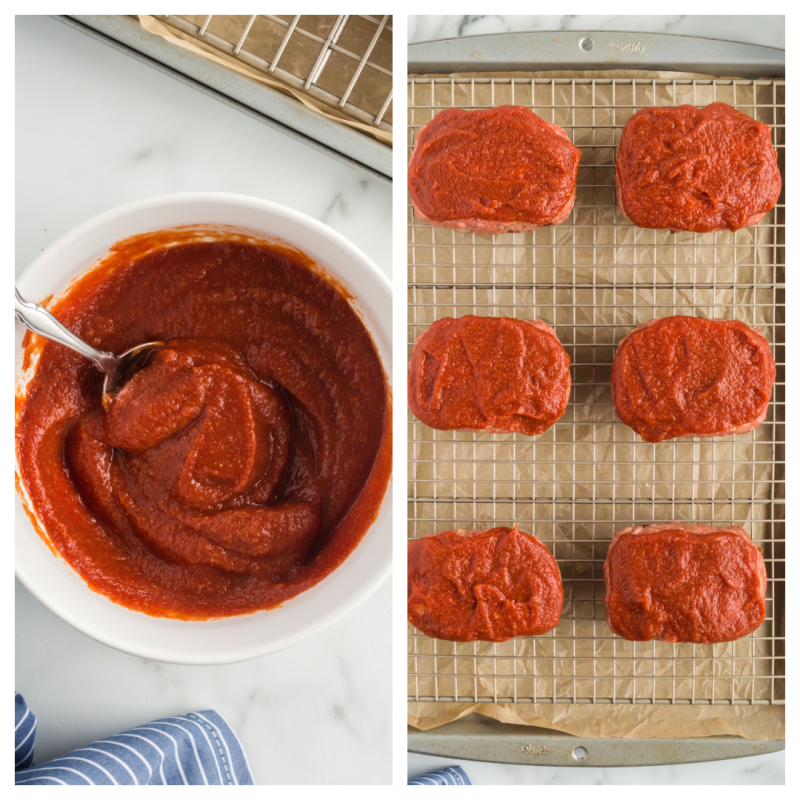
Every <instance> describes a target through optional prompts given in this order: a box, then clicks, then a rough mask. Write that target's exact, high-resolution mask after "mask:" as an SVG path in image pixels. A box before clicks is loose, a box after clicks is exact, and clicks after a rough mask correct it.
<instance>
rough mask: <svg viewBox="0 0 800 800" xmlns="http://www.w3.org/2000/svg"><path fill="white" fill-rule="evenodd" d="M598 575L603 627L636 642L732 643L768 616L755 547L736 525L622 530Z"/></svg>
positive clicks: (677, 524)
mask: <svg viewBox="0 0 800 800" xmlns="http://www.w3.org/2000/svg"><path fill="white" fill-rule="evenodd" d="M603 573H604V577H605V595H604V598H603V601H604V603H605V606H606V620H607V622H608V627H609V628H611V631H612V632H613V633H616V634H618V635H619V636H622V637H623V638H624V639H629V640H631V641H634V642H648V641H650V640H651V639H661V640H663V641H667V642H694V643H695V644H714V643H715V642H732V641H733V640H734V639H740V638H741V637H742V636H747V635H748V634H750V633H752V632H753V631H754V630H756V628H758V626H759V625H761V623H762V622H763V621H764V617H765V615H766V600H765V598H766V591H767V572H766V569H765V567H764V558H763V557H762V555H761V548H760V547H756V545H755V544H753V542H752V541H751V540H750V537H749V536H748V535H747V534H746V533H745V532H744V531H743V530H742V529H741V528H740V527H739V526H738V525H732V526H731V527H730V528H713V527H711V526H710V525H694V524H689V523H685V522H669V523H664V524H659V525H650V526H648V527H647V528H643V527H641V526H638V527H636V528H626V529H625V530H624V531H620V532H619V533H618V534H617V535H616V536H614V539H613V541H612V542H611V546H610V547H609V549H608V556H607V557H606V561H605V564H604V566H603Z"/></svg>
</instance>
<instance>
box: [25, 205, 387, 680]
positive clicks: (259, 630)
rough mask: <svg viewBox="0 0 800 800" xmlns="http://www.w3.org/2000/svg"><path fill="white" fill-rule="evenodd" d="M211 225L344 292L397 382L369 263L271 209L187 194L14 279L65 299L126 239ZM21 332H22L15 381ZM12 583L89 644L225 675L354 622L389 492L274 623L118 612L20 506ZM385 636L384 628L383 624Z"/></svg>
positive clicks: (109, 216) (73, 238) (383, 298)
mask: <svg viewBox="0 0 800 800" xmlns="http://www.w3.org/2000/svg"><path fill="white" fill-rule="evenodd" d="M197 223H208V224H216V225H234V226H237V227H244V228H248V229H249V230H250V231H252V232H253V233H264V234H268V235H269V236H273V237H278V238H280V239H283V240H284V241H286V242H288V243H290V244H293V245H294V246H296V247H297V248H299V249H300V250H302V251H303V252H305V253H307V254H308V255H309V256H311V257H312V258H313V259H314V260H315V261H317V262H318V263H319V264H321V265H322V266H323V267H325V268H326V269H327V270H328V271H329V272H331V273H332V274H333V275H335V276H336V277H337V278H338V279H339V280H341V281H342V282H343V283H344V284H345V285H346V286H347V287H348V288H349V290H350V292H351V293H352V294H353V295H354V296H355V297H356V298H357V300H356V303H355V305H357V306H358V308H359V309H360V311H361V312H362V317H363V318H365V321H366V324H367V327H368V328H369V331H370V333H371V334H372V337H373V340H374V341H375V344H376V346H377V348H378V352H379V354H380V357H381V360H382V362H383V366H384V370H385V371H386V375H387V376H391V374H392V369H391V308H392V299H391V285H390V283H389V281H388V280H387V279H386V277H385V276H384V275H383V274H382V273H381V272H380V271H379V270H378V268H377V267H376V266H375V264H373V262H372V261H370V259H368V258H367V257H366V256H365V255H364V254H363V253H362V252H361V251H360V250H358V249H357V248H356V247H354V246H353V245H352V244H351V243H350V242H348V241H347V240H346V239H345V238H344V237H342V236H341V235H340V234H338V233H336V231H334V230H331V229H330V228H328V227H327V226H326V225H323V224H322V223H320V222H317V221H316V220H314V219H311V218H310V217H307V216H305V215H304V214H300V213H298V212H297V211H293V210H291V209H289V208H284V207H283V206H280V205H277V204H275V203H270V202H267V201H266V200H260V199H257V198H255V197H245V196H243V195H235V194H224V193H217V192H191V193H186V194H172V195H163V196H161V197H153V198H150V199H147V200H140V201H138V202H135V203H130V204H128V205H124V206H120V207H119V208H115V209H113V210H111V211H107V212H106V213H104V214H100V215H99V216H97V217H94V219H91V220H89V221H88V222H85V223H84V224H83V225H80V226H78V227H77V228H75V229H74V230H72V231H71V232H70V233H68V234H66V235H65V236H62V237H61V238H60V239H59V240H58V241H56V242H54V243H53V244H52V245H50V247H48V248H47V249H46V250H45V251H44V252H43V253H42V254H41V255H40V256H39V257H38V258H37V259H36V260H35V261H34V262H33V263H32V264H31V265H30V266H29V267H28V268H27V269H26V270H25V271H24V272H23V273H22V275H21V276H20V277H19V278H18V279H17V287H18V288H19V290H20V292H21V293H22V295H23V297H27V298H29V299H32V300H39V299H41V298H43V297H45V296H47V295H48V294H51V293H52V294H58V293H60V292H61V291H62V290H63V289H65V288H66V286H67V284H68V283H69V282H70V281H71V280H72V279H73V278H74V277H76V276H77V275H79V274H80V273H81V272H83V270H84V269H86V268H87V267H88V266H90V265H91V264H93V263H94V262H95V261H96V260H97V259H98V258H100V257H101V256H104V255H105V254H106V253H107V252H108V249H109V247H110V246H111V245H112V244H114V243H115V242H117V241H119V240H120V239H124V238H125V237H127V236H132V235H134V234H137V233H144V232H146V231H153V230H160V229H163V228H171V227H174V226H176V225H186V224H197ZM23 333H24V329H23V327H22V325H20V324H17V330H16V337H17V338H16V354H17V374H18V376H19V375H20V369H21V340H22V335H23ZM15 513H16V519H15V523H16V572H17V577H18V578H19V580H20V581H22V583H23V584H24V585H25V587H26V588H27V589H28V590H29V591H30V592H31V593H32V594H34V595H35V596H36V597H37V598H38V599H39V600H41V602H42V603H44V604H45V605H46V606H47V607H48V608H49V609H50V610H51V611H53V612H54V613H55V614H58V616H60V617H61V618H62V619H63V620H65V621H66V622H68V623H69V624H70V625H72V626H73V627H75V628H77V629H78V630H80V631H82V632H83V633H85V634H87V635H88V636H91V637H92V638H94V639H97V640H98V641H100V642H103V643H104V644H107V645H110V646H111V647H115V648H117V649H118V650H123V651H125V652H127V653H132V654H134V655H138V656H142V657H144V658H151V659H155V660H158V661H169V662H173V663H178V664H224V663H230V662H234V661H243V660H245V659H248V658H255V657H256V656H263V655H266V654H268V653H272V652H275V651H277V650H281V649H283V648H286V647H290V646H291V645H293V644H296V643H298V642H300V641H302V640H304V639H307V638H308V637H310V636H313V635H314V634H315V633H317V632H318V631H321V630H322V629H323V628H326V627H328V626H329V625H331V624H333V623H334V622H336V621H337V620H339V619H341V618H342V617H343V616H345V615H346V614H348V613H349V612H350V611H352V610H353V609H354V608H355V607H356V606H357V605H358V604H359V603H361V602H363V601H364V600H366V598H367V597H369V595H370V594H371V593H372V592H373V591H374V590H375V589H376V588H377V587H378V586H379V585H380V584H381V583H382V582H383V581H384V580H385V579H386V577H387V575H388V574H389V571H390V569H391V556H392V541H391V540H392V537H391V525H392V514H391V490H389V491H387V495H386V497H385V498H384V503H383V506H382V507H381V510H380V513H379V515H378V518H377V519H376V521H375V523H374V524H373V525H372V527H371V528H370V529H369V530H368V531H367V533H366V534H365V535H364V538H363V539H362V541H361V542H360V543H359V545H358V547H356V549H355V550H354V551H353V552H352V553H351V554H350V556H349V558H348V559H347V560H346V561H345V562H344V563H343V564H342V565H341V566H340V567H339V568H338V569H336V570H334V572H333V573H331V574H330V575H328V576H327V577H326V578H325V579H323V580H322V581H321V582H320V583H318V584H317V585H316V586H314V587H313V588H311V589H309V590H308V591H306V592H304V593H303V594H301V595H299V596H297V597H295V598H293V599H292V600H290V601H289V602H287V603H285V604H284V605H283V606H281V607H279V608H276V609H273V610H271V611H260V612H256V613H254V614H247V615H244V616H239V617H231V618H228V619H220V620H210V621H205V622H188V621H179V620H169V619H159V618H156V617H150V616H147V615H146V614H142V613H138V612H135V611H130V610H128V609H127V608H123V607H122V606H119V605H117V604H115V603H113V602H111V601H110V600H109V599H108V598H106V597H104V596H103V595H100V594H97V593H95V592H93V591H92V590H91V589H89V588H88V586H87V585H86V584H85V583H84V582H83V580H82V579H81V578H80V577H79V576H78V575H77V574H76V573H75V572H74V571H73V570H72V569H71V568H70V567H69V566H68V565H67V564H66V562H64V561H63V560H62V559H61V558H59V557H54V555H53V554H52V552H51V551H50V549H49V548H48V547H47V545H46V544H45V543H44V542H43V541H42V540H41V538H40V537H39V535H38V534H37V533H36V531H35V530H34V528H33V525H32V524H31V522H30V520H29V519H28V517H27V515H26V514H25V511H24V510H23V507H22V502H21V501H20V499H19V497H17V499H16V509H15ZM387 624H388V622H387Z"/></svg>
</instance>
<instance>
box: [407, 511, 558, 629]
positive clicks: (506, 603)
mask: <svg viewBox="0 0 800 800" xmlns="http://www.w3.org/2000/svg"><path fill="white" fill-rule="evenodd" d="M563 603H564V589H563V587H562V586H561V573H560V572H559V570H558V564H556V560H555V559H554V558H553V556H552V555H551V554H550V551H549V550H548V549H547V548H546V547H545V546H544V545H543V544H542V543H541V542H540V541H539V540H538V539H537V538H536V537H535V536H529V535H528V534H527V533H522V532H521V531H520V530H519V528H517V526H516V525H515V526H514V527H513V528H492V529H491V530H484V531H464V530H456V531H447V532H446V533H439V534H437V535H435V536H426V537H425V538H424V539H417V540H415V541H413V542H409V545H408V621H409V622H410V623H411V624H412V625H414V626H415V627H416V628H419V630H421V631H422V632H423V633H424V634H426V635H428V636H431V637H433V638H435V639H448V640H450V641H453V642H474V641H484V642H505V641H506V640H507V639H513V638H514V637H516V636H538V635H539V634H542V633H546V632H547V631H549V630H552V629H553V628H555V627H556V625H558V620H559V618H560V616H561V606H562V605H563Z"/></svg>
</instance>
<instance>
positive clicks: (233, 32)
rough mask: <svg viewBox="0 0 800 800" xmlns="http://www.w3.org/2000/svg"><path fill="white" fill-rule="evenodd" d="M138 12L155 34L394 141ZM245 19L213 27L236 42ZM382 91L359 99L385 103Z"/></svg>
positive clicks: (332, 116) (266, 45)
mask: <svg viewBox="0 0 800 800" xmlns="http://www.w3.org/2000/svg"><path fill="white" fill-rule="evenodd" d="M137 16H138V19H139V22H140V23H141V25H142V27H143V28H144V29H145V30H146V31H148V32H149V33H152V34H155V35H156V36H160V37H162V38H163V39H164V40H165V41H168V42H170V43H171V44H174V45H175V46H177V47H180V48H183V49H184V50H188V51H190V52H192V53H195V54H197V55H200V56H202V57H203V58H207V59H209V60H211V61H214V62H215V63H217V64H222V65H223V66H225V67H228V68H229V69H232V70H233V71H234V72H238V73H239V74H240V75H245V76H247V77H248V78H253V79H254V80H257V81H259V82H260V83H263V84H265V85H267V86H270V87H272V88H273V89H277V90H278V91H281V92H283V93H284V94H288V95H290V96H292V97H294V98H295V99H297V100H299V101H300V102H301V103H302V104H303V105H304V106H306V107H307V108H310V109H311V110H312V111H315V112H317V113H319V114H322V116H324V117H328V118H330V119H334V120H336V121H337V122H341V123H342V124H344V125H347V126H349V127H351V128H356V129H358V130H360V131H363V132H364V133H367V134H369V135H370V136H374V137H375V138H376V139H378V141H381V142H384V143H385V144H388V145H391V144H392V134H391V132H389V131H385V130H383V129H382V128H380V127H378V126H375V125H367V124H366V123H364V122H359V121H358V120H355V119H353V118H352V117H350V116H348V115H347V114H345V113H343V112H341V111H338V110H337V109H334V108H332V107H331V106H328V105H326V104H324V103H322V102H319V101H317V100H316V99H314V98H312V97H310V96H308V95H307V94H304V93H303V92H301V91H298V90H296V89H294V88H292V87H291V86H287V85H286V84H285V83H281V82H280V81H277V80H274V79H272V78H269V77H267V76H266V75H265V74H264V73H263V72H259V71H258V70H256V69H254V68H253V67H250V66H248V65H247V64H244V63H243V62H241V61H239V60H238V59H236V58H234V57H232V56H229V55H227V54H226V53H223V52H221V51H219V50H217V49H215V48H213V47H209V46H208V45H207V44H205V43H204V42H201V41H199V40H197V39H195V38H194V37H192V36H189V35H188V34H186V33H184V32H183V31H179V30H177V29H176V28H173V27H170V26H168V25H165V24H164V23H163V22H161V21H159V20H157V19H156V18H155V17H153V16H150V15H148V14H139V15H137ZM186 19H188V20H193V19H194V18H193V17H186ZM246 19H247V18H246V17H241V16H239V17H238V18H232V19H229V21H228V22H226V23H217V25H218V27H217V28H216V29H215V30H214V33H215V35H217V36H219V37H220V38H224V39H226V40H228V39H229V38H230V41H232V42H235V41H237V40H238V39H239V36H240V35H241V30H240V29H239V28H240V27H241V28H242V29H243V28H244V24H243V23H242V20H245V21H246ZM221 24H222V25H224V26H227V27H219V25H221ZM252 38H253V40H254V41H255V42H256V45H258V44H259V41H258V31H256V32H255V33H254V34H253V37H252ZM260 44H261V45H262V46H263V48H265V50H266V49H270V48H271V45H272V44H273V43H272V42H271V41H270V40H269V37H268V36H267V35H266V34H265V36H264V37H263V41H261V43H260ZM290 55H291V54H290ZM300 57H301V56H300V54H298V55H297V58H300ZM364 85H366V82H364V81H359V83H358V84H356V86H358V87H359V91H363V89H364ZM389 88H391V87H389ZM382 92H383V87H376V88H375V93H376V98H371V97H369V96H363V97H361V98H360V102H363V103H365V104H366V107H370V105H375V104H376V103H377V102H378V100H377V95H378V94H380V95H381V98H380V103H381V104H382V103H383V102H384V100H385V94H383V93H382ZM354 99H356V98H354ZM379 107H380V106H379Z"/></svg>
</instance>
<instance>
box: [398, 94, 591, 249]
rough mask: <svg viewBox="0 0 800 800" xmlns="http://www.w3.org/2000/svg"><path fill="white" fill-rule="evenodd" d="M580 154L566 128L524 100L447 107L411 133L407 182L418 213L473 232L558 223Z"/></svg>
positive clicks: (568, 203) (568, 202)
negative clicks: (478, 106) (412, 141)
mask: <svg viewBox="0 0 800 800" xmlns="http://www.w3.org/2000/svg"><path fill="white" fill-rule="evenodd" d="M580 158H581V154H580V150H578V148H577V147H575V145H573V144H572V142H570V140H569V138H568V137H567V134H566V131H564V129H563V128H559V127H558V125H553V124H552V123H551V122H545V120H543V119H540V118H539V117H537V116H536V114H534V113H533V111H531V110H530V109H527V108H524V107H523V106H498V107H497V108H489V109H485V110H481V111H462V110H461V109H458V108H449V109H447V110H446V111H442V112H440V113H439V114H437V115H436V116H435V117H434V118H433V119H432V120H431V121H430V122H429V123H428V124H427V125H425V126H424V127H422V128H421V129H420V131H419V133H418V134H417V141H416V144H415V146H414V151H413V153H412V154H411V161H410V163H409V165H408V189H409V192H410V194H411V202H412V203H413V205H414V211H415V212H416V214H417V217H419V219H421V220H422V221H423V222H430V223H431V224H432V225H438V226H439V227H440V228H461V229H464V230H470V231H474V232H475V233H490V234H491V233H508V232H511V231H534V230H536V229H537V228H543V227H545V226H547V225H558V224H559V223H560V222H563V221H564V220H565V219H566V218H567V217H568V216H569V212H570V211H571V210H572V206H573V204H574V202H575V184H576V181H577V176H578V162H579V161H580Z"/></svg>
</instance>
